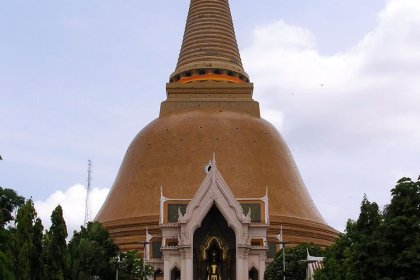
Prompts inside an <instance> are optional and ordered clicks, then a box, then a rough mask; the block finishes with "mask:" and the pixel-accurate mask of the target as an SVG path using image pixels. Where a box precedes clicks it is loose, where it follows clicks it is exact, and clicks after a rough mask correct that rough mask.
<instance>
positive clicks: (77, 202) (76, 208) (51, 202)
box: [35, 184, 109, 236]
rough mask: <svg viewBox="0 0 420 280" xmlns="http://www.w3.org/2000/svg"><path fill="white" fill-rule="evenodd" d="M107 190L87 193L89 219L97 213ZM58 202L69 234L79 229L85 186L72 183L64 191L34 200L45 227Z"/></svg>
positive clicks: (48, 224) (82, 218) (93, 190)
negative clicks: (41, 199)
mask: <svg viewBox="0 0 420 280" xmlns="http://www.w3.org/2000/svg"><path fill="white" fill-rule="evenodd" d="M108 192H109V189H105V188H104V189H100V188H94V189H92V190H91V192H90V194H89V201H90V217H91V219H93V218H94V217H95V216H96V214H97V213H98V211H99V209H100V207H101V206H102V204H103V202H104V201H105V198H106V196H107V195H108ZM59 204H60V205H61V207H62V208H63V214H64V219H65V221H66V225H67V232H68V233H69V236H71V235H73V231H74V230H80V226H81V225H83V222H84V219H85V204H86V187H85V186H83V185H80V184H78V185H74V186H72V187H70V188H68V189H67V190H65V191H64V192H62V191H56V192H55V193H53V194H51V195H50V196H49V197H48V198H47V199H46V200H43V201H35V209H36V211H37V213H38V217H40V218H41V220H42V224H43V225H44V228H45V229H48V228H49V227H50V226H51V218H50V217H51V213H52V211H53V210H54V209H55V207H57V205H59Z"/></svg>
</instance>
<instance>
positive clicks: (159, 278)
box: [155, 269, 163, 280]
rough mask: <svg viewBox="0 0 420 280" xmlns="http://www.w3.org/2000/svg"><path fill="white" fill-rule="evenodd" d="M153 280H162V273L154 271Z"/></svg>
mask: <svg viewBox="0 0 420 280" xmlns="http://www.w3.org/2000/svg"><path fill="white" fill-rule="evenodd" d="M155 280H163V271H162V270H160V269H158V270H156V271H155Z"/></svg>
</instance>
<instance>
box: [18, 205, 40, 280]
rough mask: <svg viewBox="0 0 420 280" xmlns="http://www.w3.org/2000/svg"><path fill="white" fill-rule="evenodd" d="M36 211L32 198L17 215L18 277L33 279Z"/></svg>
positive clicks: (24, 279)
mask: <svg viewBox="0 0 420 280" xmlns="http://www.w3.org/2000/svg"><path fill="white" fill-rule="evenodd" d="M35 217H36V212H35V208H34V204H33V202H32V200H30V199H29V200H27V201H26V203H25V204H24V205H22V206H21V207H20V208H19V210H18V212H17V215H16V235H15V247H14V249H15V250H14V251H15V252H14V255H15V265H14V268H15V274H16V278H17V279H21V280H27V279H31V267H32V253H33V251H34V246H33V235H34V220H35Z"/></svg>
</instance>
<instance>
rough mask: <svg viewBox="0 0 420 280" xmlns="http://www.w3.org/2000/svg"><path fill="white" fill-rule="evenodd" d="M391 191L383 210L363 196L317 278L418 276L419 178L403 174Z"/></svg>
mask: <svg viewBox="0 0 420 280" xmlns="http://www.w3.org/2000/svg"><path fill="white" fill-rule="evenodd" d="M391 194H392V199H391V203H390V204H389V205H388V206H386V207H385V210H384V212H383V213H381V212H380V211H379V207H378V205H377V204H376V203H371V202H369V201H368V200H367V199H366V197H364V199H363V201H362V205H361V208H360V215H359V218H358V220H357V221H355V222H354V221H351V220H350V221H349V222H348V223H347V227H346V232H345V233H344V234H342V235H340V236H339V238H338V239H337V240H336V242H335V243H334V244H333V246H331V247H330V248H329V249H328V250H327V253H326V258H325V260H324V268H323V269H322V270H321V271H318V272H317V273H316V274H315V279H316V280H327V279H338V280H341V279H346V280H353V279H354V280H359V279H360V280H361V279H384V280H385V279H420V182H419V180H418V181H417V182H414V181H412V180H411V179H410V178H402V179H401V180H399V181H398V183H397V185H396V187H395V188H393V189H392V190H391Z"/></svg>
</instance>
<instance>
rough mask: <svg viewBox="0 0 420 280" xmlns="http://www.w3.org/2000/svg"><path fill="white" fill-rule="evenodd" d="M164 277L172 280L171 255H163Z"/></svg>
mask: <svg viewBox="0 0 420 280" xmlns="http://www.w3.org/2000/svg"><path fill="white" fill-rule="evenodd" d="M163 279H164V280H171V264H170V257H167V256H164V257H163Z"/></svg>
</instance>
